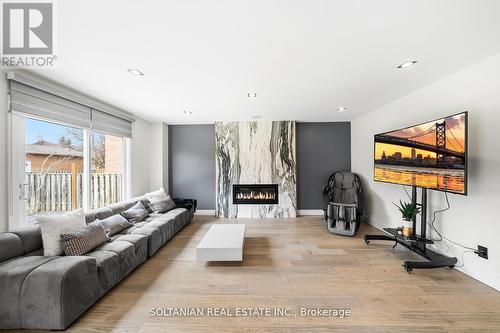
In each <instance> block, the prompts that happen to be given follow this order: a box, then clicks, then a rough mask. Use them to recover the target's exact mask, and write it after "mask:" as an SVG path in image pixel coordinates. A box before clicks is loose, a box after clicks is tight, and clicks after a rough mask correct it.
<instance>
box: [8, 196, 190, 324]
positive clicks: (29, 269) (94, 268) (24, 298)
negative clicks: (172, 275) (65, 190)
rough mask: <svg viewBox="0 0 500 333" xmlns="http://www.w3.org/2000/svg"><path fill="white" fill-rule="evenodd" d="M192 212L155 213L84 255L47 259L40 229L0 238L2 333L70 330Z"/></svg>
mask: <svg viewBox="0 0 500 333" xmlns="http://www.w3.org/2000/svg"><path fill="white" fill-rule="evenodd" d="M137 201H147V199H146V198H145V197H139V198H134V199H131V200H129V201H126V202H122V203H117V204H114V205H111V206H108V207H105V208H100V209H97V210H95V211H92V212H90V213H88V214H86V217H85V218H86V222H87V223H90V222H93V221H94V220H96V219H105V218H107V217H109V216H111V215H114V214H119V213H121V212H122V211H125V210H126V209H128V208H130V207H132V206H133V205H134V204H135V203H136V202H137ZM195 207H196V205H194V206H193V207H192V208H191V209H186V208H174V209H173V210H171V211H169V212H167V213H165V214H151V215H150V216H149V217H147V218H146V220H144V221H143V222H139V223H136V224H134V226H132V227H129V228H128V229H125V230H123V231H122V232H121V233H120V234H116V235H113V236H111V241H110V242H107V243H104V244H102V245H100V246H99V247H97V248H95V249H94V250H92V251H91V252H89V253H87V254H85V255H83V256H53V257H47V256H43V245H42V237H41V233H40V228H39V227H38V226H37V225H32V226H27V227H25V228H22V229H18V230H13V231H10V232H4V233H0V295H1V296H0V329H14V328H27V329H51V330H61V329H66V328H67V327H68V326H69V325H70V324H71V323H72V322H73V321H74V320H76V319H77V318H78V317H80V316H81V315H82V314H83V313H84V312H85V311H86V310H87V309H88V308H89V307H90V306H92V305H93V304H94V303H95V302H96V301H97V300H98V299H99V298H100V297H101V296H103V295H104V294H105V293H106V292H108V291H109V290H110V289H111V288H112V287H113V286H115V285H116V284H117V283H118V282H120V281H121V280H122V279H123V278H124V277H126V276H127V275H128V274H129V273H130V272H132V271H133V270H134V269H135V268H136V267H137V266H139V265H140V264H142V263H143V262H144V261H146V260H147V258H148V257H151V256H152V255H154V254H155V252H156V251H158V249H160V248H161V247H162V246H163V245H164V244H165V243H166V242H167V241H168V240H169V239H171V238H172V237H173V236H174V235H175V234H176V233H177V232H178V231H180V230H181V229H182V228H183V227H184V226H186V225H187V224H188V223H190V222H191V220H192V218H193V215H194V210H195Z"/></svg>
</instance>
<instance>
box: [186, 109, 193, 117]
mask: <svg viewBox="0 0 500 333" xmlns="http://www.w3.org/2000/svg"><path fill="white" fill-rule="evenodd" d="M184 114H185V115H186V116H190V115H192V114H193V113H192V112H191V111H189V110H186V111H184Z"/></svg>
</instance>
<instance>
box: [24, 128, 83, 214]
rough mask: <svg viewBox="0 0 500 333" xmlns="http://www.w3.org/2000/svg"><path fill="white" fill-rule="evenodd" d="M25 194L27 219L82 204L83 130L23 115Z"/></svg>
mask: <svg viewBox="0 0 500 333" xmlns="http://www.w3.org/2000/svg"><path fill="white" fill-rule="evenodd" d="M25 128H26V131H25V166H26V167H25V183H24V189H23V192H24V193H23V194H24V197H25V202H26V203H25V209H26V218H27V221H28V223H29V222H30V221H33V220H35V219H36V216H37V215H38V214H58V213H62V212H65V211H69V210H73V209H77V208H81V207H82V198H83V193H82V191H83V186H82V171H83V130H81V129H78V128H72V127H69V126H64V125H58V124H53V123H50V122H46V121H40V120H34V119H30V118H26V126H25Z"/></svg>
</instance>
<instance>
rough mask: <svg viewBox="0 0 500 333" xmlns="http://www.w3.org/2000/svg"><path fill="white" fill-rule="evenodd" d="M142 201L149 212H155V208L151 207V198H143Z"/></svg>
mask: <svg viewBox="0 0 500 333" xmlns="http://www.w3.org/2000/svg"><path fill="white" fill-rule="evenodd" d="M141 203H142V205H143V206H144V208H146V210H147V211H148V213H149V214H151V213H153V212H154V210H153V209H151V207H149V204H150V202H149V200H148V199H142V200H141Z"/></svg>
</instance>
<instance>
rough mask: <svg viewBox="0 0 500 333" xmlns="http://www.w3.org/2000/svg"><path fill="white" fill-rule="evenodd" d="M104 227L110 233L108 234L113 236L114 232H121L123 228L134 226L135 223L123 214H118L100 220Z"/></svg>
mask: <svg viewBox="0 0 500 333" xmlns="http://www.w3.org/2000/svg"><path fill="white" fill-rule="evenodd" d="M98 221H99V220H98ZM100 221H101V222H102V225H103V226H104V229H106V232H107V233H108V236H112V235H114V234H117V233H119V232H120V231H122V230H123V229H127V228H128V227H131V226H133V225H134V224H133V223H131V222H129V221H128V220H127V219H126V218H124V217H123V216H121V215H120V214H116V215H113V216H110V217H108V218H107V219H104V220H100Z"/></svg>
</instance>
